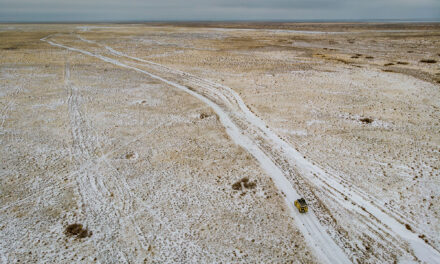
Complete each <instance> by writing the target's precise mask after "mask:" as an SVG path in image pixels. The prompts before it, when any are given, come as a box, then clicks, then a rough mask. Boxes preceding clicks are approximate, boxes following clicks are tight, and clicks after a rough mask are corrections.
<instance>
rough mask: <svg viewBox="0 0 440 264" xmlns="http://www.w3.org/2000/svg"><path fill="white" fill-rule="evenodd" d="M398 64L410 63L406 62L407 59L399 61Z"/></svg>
mask: <svg viewBox="0 0 440 264" xmlns="http://www.w3.org/2000/svg"><path fill="white" fill-rule="evenodd" d="M397 64H400V65H408V64H409V63H408V62H406V61H398V62H397Z"/></svg>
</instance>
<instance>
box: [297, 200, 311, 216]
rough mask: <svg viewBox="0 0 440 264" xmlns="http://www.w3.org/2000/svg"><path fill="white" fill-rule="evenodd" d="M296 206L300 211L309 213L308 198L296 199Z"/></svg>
mask: <svg viewBox="0 0 440 264" xmlns="http://www.w3.org/2000/svg"><path fill="white" fill-rule="evenodd" d="M295 206H296V208H298V211H299V212H300V213H302V214H303V213H307V211H308V210H309V208H308V206H307V203H306V200H304V198H300V199H298V200H296V201H295Z"/></svg>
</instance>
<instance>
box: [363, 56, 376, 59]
mask: <svg viewBox="0 0 440 264" xmlns="http://www.w3.org/2000/svg"><path fill="white" fill-rule="evenodd" d="M365 58H366V59H374V57H373V56H367V57H365Z"/></svg>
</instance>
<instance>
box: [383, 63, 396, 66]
mask: <svg viewBox="0 0 440 264" xmlns="http://www.w3.org/2000/svg"><path fill="white" fill-rule="evenodd" d="M392 65H394V63H392V62H389V63H385V64H384V65H383V66H392Z"/></svg>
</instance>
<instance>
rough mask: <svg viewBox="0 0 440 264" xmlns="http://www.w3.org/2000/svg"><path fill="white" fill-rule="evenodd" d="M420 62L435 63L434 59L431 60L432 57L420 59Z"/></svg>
mask: <svg viewBox="0 0 440 264" xmlns="http://www.w3.org/2000/svg"><path fill="white" fill-rule="evenodd" d="M420 62H423V63H437V61H436V60H432V59H424V60H420Z"/></svg>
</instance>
